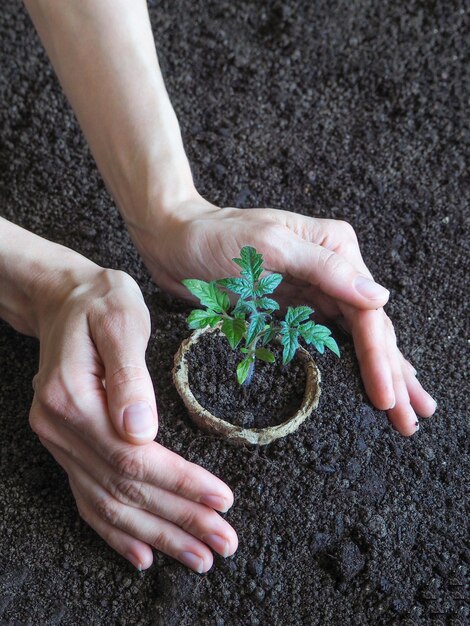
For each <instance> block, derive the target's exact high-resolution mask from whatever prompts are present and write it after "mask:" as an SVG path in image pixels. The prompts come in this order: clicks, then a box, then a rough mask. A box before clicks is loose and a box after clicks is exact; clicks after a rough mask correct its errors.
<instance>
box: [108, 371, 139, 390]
mask: <svg viewBox="0 0 470 626" xmlns="http://www.w3.org/2000/svg"><path fill="white" fill-rule="evenodd" d="M148 378H149V374H148V370H147V368H146V367H143V366H135V365H125V366H123V367H121V368H119V369H118V370H117V371H116V372H113V373H112V374H111V376H109V377H108V378H107V380H106V383H107V386H108V388H109V389H115V388H116V387H122V386H123V385H129V384H130V383H133V384H134V385H135V384H136V383H138V382H139V381H142V382H146V381H147V380H148Z"/></svg>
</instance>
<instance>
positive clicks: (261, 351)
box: [255, 348, 276, 363]
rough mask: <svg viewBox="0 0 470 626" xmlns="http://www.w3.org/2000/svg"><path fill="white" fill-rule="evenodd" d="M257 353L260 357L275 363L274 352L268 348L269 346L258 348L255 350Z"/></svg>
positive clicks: (267, 361)
mask: <svg viewBox="0 0 470 626" xmlns="http://www.w3.org/2000/svg"><path fill="white" fill-rule="evenodd" d="M255 355H256V357H257V358H258V359H261V360H262V361H266V363H274V361H275V360H276V357H275V356H274V354H273V353H272V352H271V350H268V349H267V348H257V349H256V350H255Z"/></svg>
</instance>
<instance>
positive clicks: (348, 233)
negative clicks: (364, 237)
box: [337, 220, 357, 241]
mask: <svg viewBox="0 0 470 626" xmlns="http://www.w3.org/2000/svg"><path fill="white" fill-rule="evenodd" d="M337 224H338V225H339V227H340V228H341V230H342V232H343V236H344V237H345V238H346V239H350V240H352V241H357V235H356V231H355V230H354V228H353V227H352V226H351V224H350V223H349V222H346V221H344V220H338V222H337Z"/></svg>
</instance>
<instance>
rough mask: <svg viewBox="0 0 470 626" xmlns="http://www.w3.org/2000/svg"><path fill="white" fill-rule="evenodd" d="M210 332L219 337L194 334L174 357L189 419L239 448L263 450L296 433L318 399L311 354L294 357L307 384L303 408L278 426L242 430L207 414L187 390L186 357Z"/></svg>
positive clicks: (302, 352)
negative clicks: (246, 447) (244, 445)
mask: <svg viewBox="0 0 470 626" xmlns="http://www.w3.org/2000/svg"><path fill="white" fill-rule="evenodd" d="M213 332H218V333H219V334H221V332H220V329H219V327H218V326H216V327H215V328H210V327H206V328H202V329H198V330H195V331H194V332H193V333H192V334H191V335H190V336H189V337H188V338H187V339H185V340H184V341H182V342H181V344H180V347H179V348H178V351H177V353H176V354H175V363H174V367H173V381H174V383H175V386H176V389H177V391H178V393H179V395H180V396H181V398H182V400H183V402H184V404H185V406H186V408H187V410H188V412H189V415H190V417H191V419H192V420H193V421H194V422H195V423H196V424H197V425H198V426H199V427H200V428H202V429H204V430H207V431H209V432H211V433H214V434H216V435H219V436H222V437H224V438H225V439H228V440H230V441H233V442H234V443H237V444H240V445H243V444H246V443H250V444H255V445H261V446H262V445H266V444H268V443H271V442H272V441H275V440H276V439H279V438H280V437H285V436H286V435H289V434H290V433H293V432H294V431H296V430H297V428H298V427H299V426H300V425H301V424H302V423H303V422H304V421H305V420H306V419H307V418H308V417H309V416H310V414H311V413H312V411H313V410H314V409H315V408H316V407H317V406H318V401H319V399H320V393H321V387H320V383H321V374H320V370H319V369H318V367H317V365H316V363H315V361H314V360H313V358H312V356H311V354H310V353H309V352H307V350H305V349H304V348H302V347H299V348H298V349H297V353H296V357H297V358H300V359H301V360H302V361H303V364H304V368H305V373H306V376H307V380H306V383H305V392H304V397H303V399H302V404H301V405H300V407H299V409H298V410H297V411H296V412H295V413H294V415H292V416H291V417H289V418H288V419H287V420H286V421H284V422H282V423H281V424H276V425H275V426H267V427H265V428H243V427H240V426H236V425H235V424H231V423H230V422H227V421H225V420H223V419H221V418H220V417H216V416H215V415H213V414H212V413H210V412H209V411H208V410H207V409H205V408H204V407H203V406H202V405H201V404H199V402H198V401H197V400H196V398H195V397H194V395H193V392H192V391H191V388H190V386H189V368H188V362H187V360H186V355H187V353H188V352H189V350H190V349H191V347H192V346H193V345H194V344H195V343H197V342H198V341H199V339H200V337H201V336H202V335H204V334H206V333H213Z"/></svg>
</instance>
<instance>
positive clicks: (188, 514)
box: [178, 506, 198, 530]
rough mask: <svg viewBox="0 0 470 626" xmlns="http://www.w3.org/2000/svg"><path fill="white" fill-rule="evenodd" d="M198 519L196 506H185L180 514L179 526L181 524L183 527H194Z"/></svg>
mask: <svg viewBox="0 0 470 626" xmlns="http://www.w3.org/2000/svg"><path fill="white" fill-rule="evenodd" d="M197 521H198V515H197V512H196V511H195V510H194V508H192V507H191V506H185V507H183V510H182V511H181V512H180V514H179V516H178V526H181V528H184V529H185V530H186V529H188V528H192V527H193V526H194V524H195V522H197Z"/></svg>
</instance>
